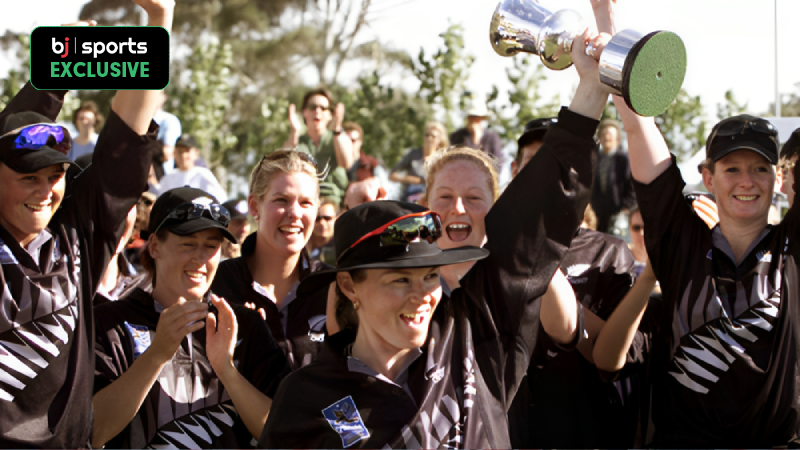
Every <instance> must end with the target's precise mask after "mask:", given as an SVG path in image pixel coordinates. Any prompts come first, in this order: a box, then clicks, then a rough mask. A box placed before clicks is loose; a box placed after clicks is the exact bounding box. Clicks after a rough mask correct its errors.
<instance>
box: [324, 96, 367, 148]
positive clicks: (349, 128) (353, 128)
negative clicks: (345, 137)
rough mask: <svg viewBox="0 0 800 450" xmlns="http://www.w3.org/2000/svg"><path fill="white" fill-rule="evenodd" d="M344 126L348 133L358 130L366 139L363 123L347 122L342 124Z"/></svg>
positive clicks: (361, 136)
mask: <svg viewBox="0 0 800 450" xmlns="http://www.w3.org/2000/svg"><path fill="white" fill-rule="evenodd" d="M329 100H330V99H329ZM342 128H343V129H344V131H345V132H346V133H349V132H351V131H358V134H359V137H360V138H361V140H362V141H363V140H364V129H363V128H361V125H359V124H357V123H355V122H345V123H343V124H342Z"/></svg>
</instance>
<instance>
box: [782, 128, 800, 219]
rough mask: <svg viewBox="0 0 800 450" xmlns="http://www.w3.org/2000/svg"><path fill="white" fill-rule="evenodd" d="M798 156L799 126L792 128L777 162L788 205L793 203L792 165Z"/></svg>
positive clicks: (799, 152)
mask: <svg viewBox="0 0 800 450" xmlns="http://www.w3.org/2000/svg"><path fill="white" fill-rule="evenodd" d="M799 156H800V128H798V129H796V130H794V132H793V133H792V135H791V136H789V139H788V140H787V141H786V143H784V144H783V147H782V148H781V159H780V162H779V164H778V168H779V169H780V170H779V171H780V172H781V174H782V175H783V177H782V180H783V182H782V183H781V192H783V193H784V194H786V198H787V199H788V200H789V207H791V206H792V205H793V204H794V166H795V164H797V159H798V157H799Z"/></svg>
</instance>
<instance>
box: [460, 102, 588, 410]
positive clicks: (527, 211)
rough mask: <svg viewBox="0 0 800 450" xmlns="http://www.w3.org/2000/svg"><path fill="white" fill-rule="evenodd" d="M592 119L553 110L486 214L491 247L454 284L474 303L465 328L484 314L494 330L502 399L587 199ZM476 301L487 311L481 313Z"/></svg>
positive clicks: (525, 354) (520, 366) (521, 368)
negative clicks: (527, 157)
mask: <svg viewBox="0 0 800 450" xmlns="http://www.w3.org/2000/svg"><path fill="white" fill-rule="evenodd" d="M597 124H598V121H597V120H594V119H590V118H587V117H584V116H581V115H579V114H576V113H574V112H572V111H569V110H568V109H567V108H563V109H562V110H561V113H560V114H559V121H558V124H556V125H554V126H553V127H552V128H551V129H550V131H548V133H547V136H545V140H544V144H543V145H542V148H541V149H540V150H539V152H537V153H536V155H535V156H534V157H533V159H532V160H531V163H530V164H527V165H526V166H525V168H523V170H522V171H521V172H520V173H519V175H517V177H515V178H514V180H512V182H511V183H510V184H509V186H508V187H507V188H506V190H505V192H504V193H503V195H501V196H500V198H499V199H498V201H497V202H496V203H495V204H494V206H493V207H492V209H491V210H490V211H489V214H488V215H487V216H486V219H485V221H486V232H487V236H488V243H487V244H486V248H488V249H489V251H490V252H491V254H490V255H489V257H488V258H486V259H484V260H482V261H479V262H478V263H477V264H476V265H475V266H474V267H473V269H472V270H471V271H470V272H468V273H467V275H466V276H465V277H464V278H463V279H462V286H463V289H461V291H462V292H464V293H465V294H464V295H466V296H467V297H468V298H469V300H468V305H472V307H473V308H474V312H471V313H469V314H470V315H471V316H472V317H471V322H474V323H475V325H474V326H473V329H477V328H478V327H479V325H478V324H479V323H481V321H482V320H488V321H489V323H487V324H486V327H487V329H489V330H491V329H492V328H495V329H496V330H497V333H498V335H499V336H498V337H499V339H500V343H501V345H502V347H503V351H504V352H505V353H506V355H507V356H506V357H505V359H506V361H507V362H506V367H505V373H504V374H498V376H504V377H506V389H507V390H508V392H507V394H508V396H507V397H508V398H513V393H514V392H515V391H516V387H517V386H518V385H519V382H520V381H521V380H522V378H523V377H524V375H525V373H526V371H527V368H528V363H529V360H530V354H531V353H532V351H533V347H534V343H535V341H536V337H537V333H538V329H539V302H536V301H535V300H537V299H538V298H539V297H541V296H542V294H544V292H545V290H546V289H547V286H548V284H549V282H550V279H551V278H552V276H553V274H554V273H555V271H556V269H557V268H558V266H559V264H560V263H561V259H562V258H563V257H564V255H565V253H566V251H567V249H568V247H569V245H570V242H571V241H572V238H573V236H574V234H575V231H576V230H577V228H578V225H579V224H580V222H581V221H582V220H583V212H584V210H585V209H586V205H587V204H588V203H589V197H590V193H591V185H592V175H593V173H594V170H593V161H594V156H593V155H594V152H593V151H594V149H595V148H596V144H595V141H594V132H595V130H596V128H597ZM454 292H455V291H454ZM483 304H487V305H488V308H489V310H490V311H491V318H488V319H487V318H485V317H483V316H482V315H481V310H482V308H483V306H482V305H483ZM468 307H469V306H468ZM473 319H474V320H473ZM474 333H477V331H474ZM581 333H582V332H581V330H579V335H580V334H581ZM480 339H481V338H478V340H480ZM476 356H477V355H476ZM484 362H485V363H488V364H490V365H491V364H492V362H489V361H484ZM494 364H496V362H494Z"/></svg>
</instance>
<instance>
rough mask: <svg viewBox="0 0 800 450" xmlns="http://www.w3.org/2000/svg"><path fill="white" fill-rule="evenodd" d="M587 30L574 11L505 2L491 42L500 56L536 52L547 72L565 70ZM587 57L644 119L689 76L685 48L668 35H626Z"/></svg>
mask: <svg viewBox="0 0 800 450" xmlns="http://www.w3.org/2000/svg"><path fill="white" fill-rule="evenodd" d="M585 29H586V23H585V22H584V20H583V19H582V18H581V16H580V14H578V13H577V12H575V11H572V10H569V9H562V10H560V11H557V12H555V13H551V12H550V11H548V10H546V9H545V8H544V7H542V5H540V4H539V3H537V2H536V1H535V0H504V1H502V2H500V3H499V4H498V5H497V9H495V11H494V15H493V16H492V23H491V28H490V30H489V37H490V39H491V42H492V47H493V48H494V50H495V52H497V54H499V55H500V56H512V55H515V54H517V53H519V52H524V53H533V54H535V55H539V57H540V58H541V60H542V62H543V63H544V65H545V66H547V67H548V68H550V69H553V70H563V69H566V68H567V67H569V66H571V65H572V57H571V56H570V51H571V50H572V42H573V40H574V39H575V38H578V37H580V36H581V35H582V34H583V30H585ZM598 53H600V54H599V55H598ZM586 54H587V55H589V56H591V57H593V58H595V59H596V60H597V61H598V63H599V69H600V81H601V82H602V83H603V84H604V85H605V86H606V87H608V88H609V91H610V92H611V93H612V94H617V95H620V96H622V97H623V98H624V99H625V102H626V103H627V104H628V106H630V107H631V109H632V110H633V111H635V112H636V113H637V114H639V115H641V116H657V115H659V114H661V113H663V112H664V111H665V110H666V109H667V108H668V107H669V105H670V104H671V103H672V102H673V100H675V97H677V95H678V91H680V88H681V85H682V84H683V78H684V76H685V75H686V47H685V46H684V45H683V41H682V40H681V38H680V37H678V35H676V34H675V33H672V32H669V31H654V32H652V33H649V34H643V33H641V32H638V31H635V30H623V31H620V32H619V33H617V34H615V35H614V36H613V37H612V39H611V41H610V42H609V43H608V44H607V45H606V47H605V48H604V49H603V50H602V52H598V50H597V49H595V48H594V47H592V46H591V45H590V46H587V48H586Z"/></svg>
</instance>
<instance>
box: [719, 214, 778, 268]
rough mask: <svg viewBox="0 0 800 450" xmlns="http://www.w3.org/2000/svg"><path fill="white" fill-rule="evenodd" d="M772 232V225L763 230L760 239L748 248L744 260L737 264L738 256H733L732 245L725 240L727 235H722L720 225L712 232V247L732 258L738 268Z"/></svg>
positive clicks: (755, 240) (756, 239)
mask: <svg viewBox="0 0 800 450" xmlns="http://www.w3.org/2000/svg"><path fill="white" fill-rule="evenodd" d="M770 231H772V225H767V226H766V227H764V229H763V230H761V234H759V235H758V237H757V238H755V239H754V240H753V242H752V243H751V244H750V247H748V248H747V251H746V252H744V257H742V260H741V261H740V262H736V256H735V255H734V254H733V249H732V248H731V244H730V243H729V242H728V239H726V238H725V235H724V234H722V230H721V229H720V227H719V224H716V225H715V226H714V229H713V230H712V231H711V243H712V245H714V247H716V248H718V249H719V250H721V251H722V252H723V253H725V255H727V256H728V258H730V259H731V261H733V263H734V264H736V266H737V267H738V266H739V265H741V263H743V262H744V261H745V260H746V259H747V255H749V254H750V253H751V252H752V251H753V249H754V248H755V247H756V246H757V245H758V244H759V243H761V241H762V240H764V238H765V237H767V235H768V234H769V232H770Z"/></svg>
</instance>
